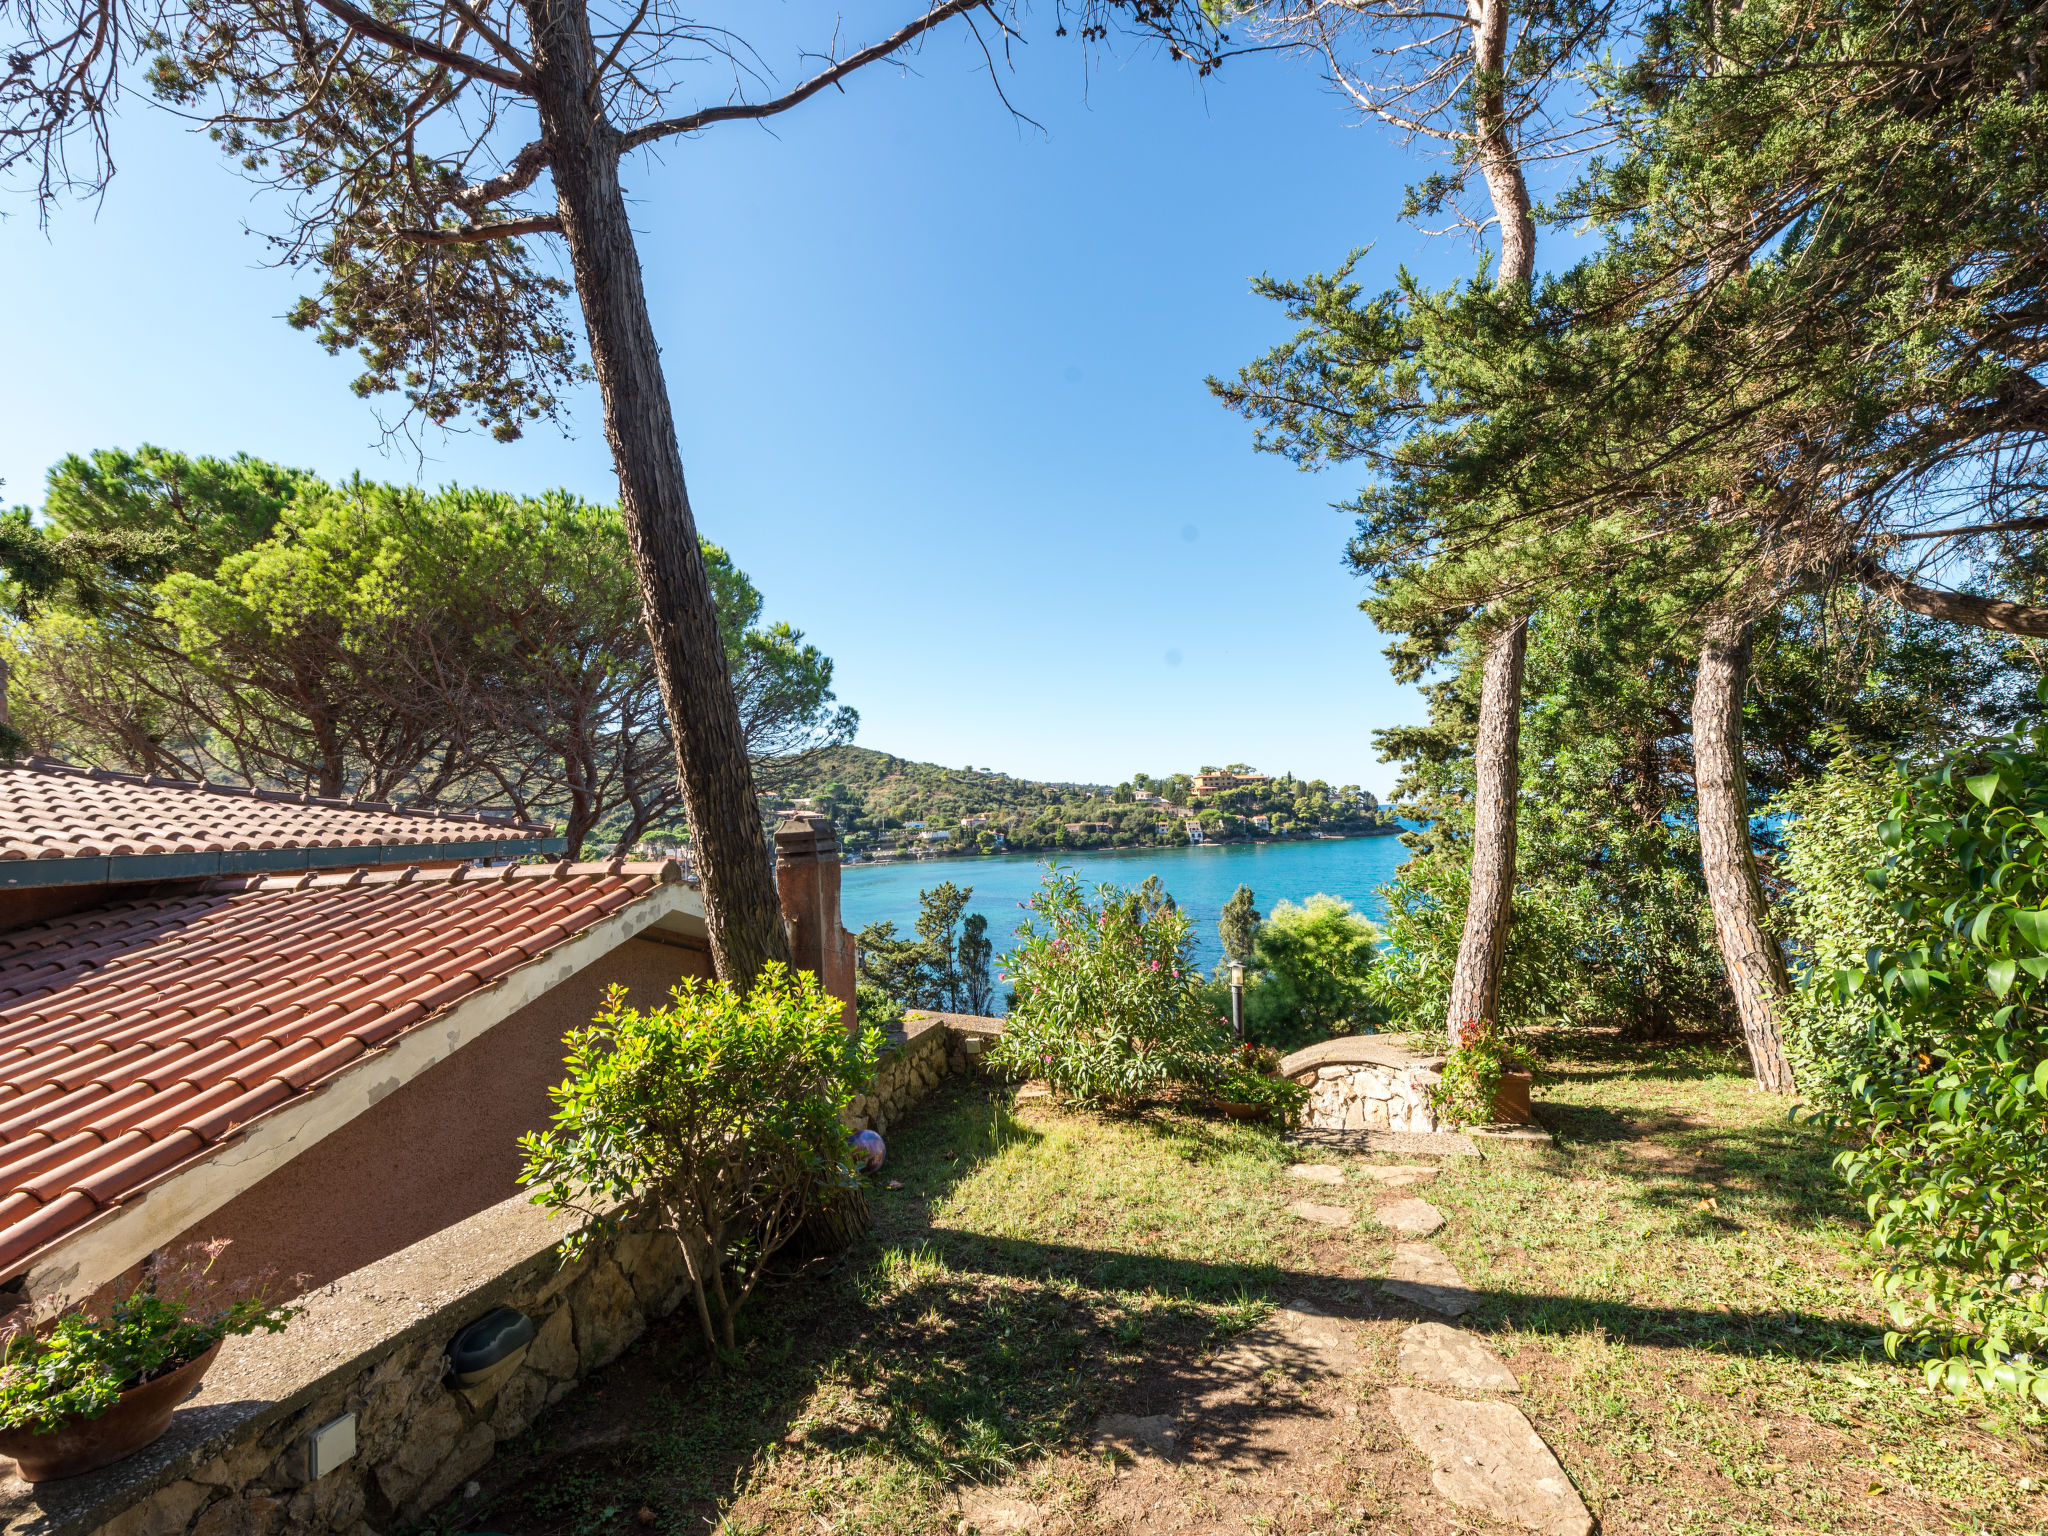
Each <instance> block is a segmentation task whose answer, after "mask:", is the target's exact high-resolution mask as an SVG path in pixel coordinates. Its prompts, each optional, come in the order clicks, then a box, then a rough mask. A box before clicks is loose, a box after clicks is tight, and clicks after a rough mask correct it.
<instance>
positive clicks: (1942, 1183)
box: [1824, 684, 2048, 1403]
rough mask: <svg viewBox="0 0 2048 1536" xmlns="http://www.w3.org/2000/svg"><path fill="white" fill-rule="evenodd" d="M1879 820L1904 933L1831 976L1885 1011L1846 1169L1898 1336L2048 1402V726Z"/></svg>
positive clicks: (1867, 1045) (1878, 1021) (1950, 1373)
mask: <svg viewBox="0 0 2048 1536" xmlns="http://www.w3.org/2000/svg"><path fill="white" fill-rule="evenodd" d="M2043 694H2044V699H2048V684H2044V685H2043ZM1878 835H1879V837H1880V839H1881V840H1882V843H1883V845H1884V848H1885V850H1886V856H1885V858H1884V861H1883V864H1882V865H1881V867H1880V868H1878V869H1876V870H1873V871H1872V872H1871V882H1872V884H1873V886H1874V887H1875V888H1877V889H1879V890H1882V891H1883V893H1884V894H1885V896H1886V897H1887V898H1888V900H1889V902H1890V904H1891V912H1892V914H1893V915H1894V916H1895V917H1896V919H1897V920H1898V923H1899V924H1900V932H1899V933H1898V935H1897V937H1896V938H1895V939H1894V940H1893V941H1892V942H1889V943H1880V944H1876V945H1873V946H1872V948H1871V949H1870V951H1869V953H1868V954H1867V955H1865V956H1864V957H1863V958H1862V960H1860V961H1858V962H1855V963H1852V964H1848V965H1844V966H1841V967H1840V968H1839V969H1837V970H1836V971H1835V972H1834V974H1833V976H1832V977H1831V978H1828V981H1829V982H1830V983H1831V984H1832V986H1833V987H1834V989H1835V993H1836V996H1837V999H1838V1000H1839V1001H1841V1002H1843V1003H1844V1004H1848V1003H1851V1002H1855V1003H1857V1004H1859V1005H1860V1006H1863V1007H1867V1008H1868V1010H1869V1013H1868V1017H1869V1019H1870V1025H1869V1028H1868V1030H1867V1031H1866V1034H1865V1038H1864V1043H1863V1046H1862V1048H1861V1050H1860V1051H1859V1052H1858V1053H1857V1054H1858V1057H1859V1060H1858V1066H1859V1068H1860V1070H1859V1071H1858V1072H1857V1073H1856V1075H1855V1077H1854V1080H1853V1082H1852V1084H1851V1089H1852V1092H1853V1096H1854V1103H1853V1106H1852V1108H1851V1109H1849V1110H1847V1111H1844V1112H1841V1113H1837V1114H1833V1115H1827V1116H1824V1118H1826V1119H1828V1120H1830V1121H1832V1122H1833V1123H1834V1125H1835V1126H1836V1128H1837V1129H1838V1130H1844V1131H1848V1132H1851V1133H1853V1134H1855V1135H1857V1136H1858V1138H1859V1142H1858V1144H1857V1145H1853V1146H1851V1147H1850V1148H1849V1149H1848V1150H1846V1151H1844V1152H1843V1153H1841V1155H1840V1156H1839V1157H1838V1158H1837V1167H1838V1168H1839V1169H1840V1170H1841V1172H1842V1173H1843V1175H1844V1176H1845V1177H1846V1178H1847V1180H1848V1181H1849V1184H1850V1186H1851V1187H1852V1188H1854V1189H1856V1190H1857V1191H1859V1192H1860V1193H1862V1194H1863V1195H1864V1197H1865V1201H1866V1204H1867V1208H1868V1210H1869V1212H1870V1216H1871V1219H1872V1223H1873V1225H1872V1228H1871V1234H1870V1238H1871V1242H1872V1243H1873V1244H1874V1245H1875V1246H1877V1247H1878V1248H1879V1249H1880V1250H1882V1251H1884V1252H1885V1253H1886V1254H1887V1255H1888V1257H1889V1259H1890V1264H1889V1266H1888V1269H1887V1272H1886V1274H1885V1276H1884V1277H1883V1280H1882V1282H1881V1283H1882V1285H1883V1288H1884V1291H1885V1293H1886V1295H1887V1296H1888V1298H1889V1300H1890V1303H1891V1313H1892V1322H1893V1329H1892V1332H1891V1333H1890V1334H1888V1336H1887V1341H1886V1342H1887V1345H1888V1347H1890V1348H1891V1349H1893V1350H1894V1351H1897V1350H1898V1349H1900V1348H1901V1347H1906V1348H1909V1349H1913V1350H1917V1351H1920V1352H1922V1353H1924V1354H1925V1355H1927V1356H1928V1357H1929V1363H1928V1372H1929V1377H1930V1379H1933V1380H1942V1381H1945V1382H1946V1383H1947V1384H1948V1385H1949V1386H1951V1387H1952V1388H1961V1387H1966V1386H1968V1385H1969V1384H1970V1383H1972V1382H1975V1383H1976V1384H1977V1385H1979V1386H1981V1387H1983V1388H1985V1389H1987V1390H1988V1389H1993V1388H2017V1389H2019V1390H2023V1391H2027V1392H2030V1393H2031V1394H2032V1395H2033V1396H2034V1397H2035V1398H2037V1399H2039V1400H2040V1401H2042V1402H2044V1403H2048V1372H2044V1368H2043V1361H2042V1359H2041V1356H2042V1354H2043V1352H2044V1351H2048V1289H2044V1288H2043V1285H2042V1283H2041V1277H2042V1275H2043V1273H2044V1269H2048V1136H2044V1135H2043V1124H2044V1117H2048V1006H2044V1002H2048V989H2044V983H2048V723H2042V724H2036V725H2033V726H2031V727H2027V728H2023V729H2021V730H2019V731H2016V732H2014V733H2013V735H2012V736H2011V737H2010V738H2009V739H2008V740H2006V741H2004V742H2002V743H2001V744H2000V745H1998V746H1997V747H1995V748H1993V749H1991V750H1988V751H1981V752H1964V753H1957V754H1955V755H1954V756H1952V757H1951V758H1950V759H1949V760H1948V761H1947V762H1946V763H1945V764H1944V765H1943V766H1942V767H1941V768H1940V769H1938V770H1937V771H1936V772H1934V773H1931V774H1929V775H1927V776H1925V777H1923V778H1920V779H1918V780H1916V781H1915V782H1914V783H1912V784H1911V785H1909V786H1907V787H1905V788H1903V789H1901V790H1899V791H1898V792H1897V793H1896V794H1895V796H1894V797H1893V807H1892V815H1891V817H1890V818H1889V819H1887V820H1886V821H1884V822H1883V823H1882V824H1881V825H1880V827H1879V829H1878Z"/></svg>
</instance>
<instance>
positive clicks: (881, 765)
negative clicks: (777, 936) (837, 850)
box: [791, 747, 1392, 853]
mask: <svg viewBox="0 0 2048 1536" xmlns="http://www.w3.org/2000/svg"><path fill="white" fill-rule="evenodd" d="M791 795H792V798H794V799H798V800H802V801H804V802H806V803H807V804H809V805H811V806H812V807H814V808H815V809H817V810H821V811H823V812H825V813H826V814H827V815H829V816H830V817H831V818H832V820H833V822H834V823H835V824H836V825H837V826H838V828H839V835H840V840H841V843H842V844H843V846H844V847H845V848H846V850H847V851H848V852H849V853H867V852H887V851H890V850H897V849H901V850H910V849H916V850H918V851H920V852H930V853H968V852H975V851H981V852H987V851H990V850H992V849H994V848H997V847H1003V846H1007V847H1009V848H1012V849H1015V850H1018V851H1020V852H1021V851H1027V850H1038V849H1051V848H1122V847H1138V846H1145V845H1153V846H1160V845H1165V846H1172V845H1175V844H1182V843H1186V842H1187V841H1188V830H1187V823H1188V821H1189V820H1196V821H1199V823H1200V824H1201V828H1202V831H1203V833H1204V835H1206V836H1207V837H1208V838H1209V839H1210V840H1212V841H1218V840H1220V841H1232V840H1235V839H1239V838H1262V837H1267V836H1306V835H1309V834H1311V833H1313V832H1341V833H1347V834H1358V833H1371V832H1378V831H1381V830H1392V828H1391V824H1389V823H1383V822H1382V820H1381V819H1380V817H1379V815H1378V810H1379V807H1378V805H1377V804H1376V803H1375V801H1374V800H1373V797H1372V796H1371V795H1369V794H1366V793H1364V792H1363V791H1361V790H1360V789H1359V788H1358V787H1357V786H1356V785H1349V784H1347V785H1345V786H1343V787H1342V788H1340V789H1332V788H1331V787H1330V786H1329V785H1328V784H1325V783H1324V782H1323V781H1322V780H1320V779H1315V780H1303V779H1297V778H1295V777H1293V776H1292V775H1291V774H1285V775H1282V776H1280V777H1279V778H1277V779H1274V780H1271V781H1270V782H1268V783H1265V784H1261V785H1257V786H1251V787H1246V788H1240V789H1233V790H1228V791H1226V792H1224V793H1223V794H1221V795H1217V796H1214V797H1210V798H1203V797H1201V796H1197V795H1194V794H1192V793H1190V776H1189V775H1187V774H1175V775H1173V776H1171V777H1169V778H1160V779H1154V778H1150V777H1148V776H1146V775H1144V774H1133V775H1132V776H1131V778H1130V779H1129V780H1128V781H1126V782H1125V783H1122V784H1117V785H1108V784H1065V783H1049V782H1045V781H1041V780H1036V779H1018V778H1012V777H1011V776H1010V775H1009V774H1006V773H994V772H990V771H987V770H984V769H980V768H942V767H940V766H939V765H938V764H937V763H919V762H913V761H911V760H910V759H909V758H903V757H897V756H895V755H894V754H893V753H888V752H876V751H873V750H871V749H869V748H867V747H838V748H834V749H833V750H831V751H829V752H825V753H822V754H820V755H819V756H818V758H816V759H815V760H814V761H813V762H811V763H810V764H808V765H807V766H806V768H805V769H804V771H803V772H802V773H801V774H800V775H799V776H798V777H797V778H796V779H795V781H794V782H793V783H792V786H791ZM1140 795H1145V796H1148V797H1150V798H1148V799H1145V800H1140V799H1139V798H1138V797H1139V796H1140ZM1253 816H1262V817H1264V818H1265V819H1266V820H1267V822H1268V825H1267V826H1263V827H1260V826H1254V825H1253V824H1252V823H1251V821H1250V820H1249V818H1251V817H1253ZM968 818H975V820H974V822H973V824H972V825H967V826H963V825H962V822H963V821H964V820H967V819H968ZM981 818H986V819H985V820H984V819H981ZM941 833H943V834H945V835H944V836H943V837H941V836H937V835H935V834H941Z"/></svg>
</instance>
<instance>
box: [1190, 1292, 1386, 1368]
mask: <svg viewBox="0 0 2048 1536" xmlns="http://www.w3.org/2000/svg"><path fill="white" fill-rule="evenodd" d="M1216 1363H1217V1365H1218V1366H1219V1367H1220V1368H1221V1370H1222V1371H1223V1373H1224V1374H1225V1376H1226V1377H1230V1376H1235V1377H1253V1376H1257V1375H1259V1374H1260V1373H1262V1372H1264V1371H1269V1370H1283V1371H1287V1372H1290V1373H1291V1374H1294V1375H1297V1376H1322V1375H1338V1376H1343V1375H1348V1374H1349V1373H1350V1372H1352V1371H1354V1370H1356V1369H1357V1368H1358V1344H1357V1341H1356V1340H1354V1339H1353V1338H1352V1336H1351V1332H1350V1330H1349V1329H1347V1328H1346V1327H1345V1326H1344V1324H1343V1322H1342V1321H1341V1320H1339V1319H1337V1318H1334V1317H1332V1316H1330V1315H1329V1314H1328V1313H1327V1312H1325V1311H1323V1310H1322V1308H1320V1307H1318V1306H1317V1305H1316V1304H1315V1303H1314V1302H1312V1301H1290V1302H1284V1303H1282V1304H1281V1305H1280V1306H1277V1307H1275V1308H1274V1309H1273V1310H1272V1312H1271V1313H1270V1314H1269V1315H1268V1316H1267V1318H1266V1320H1265V1321H1264V1322H1263V1323H1261V1324H1259V1326H1258V1327H1256V1328H1254V1329H1252V1330H1251V1331H1250V1332H1249V1333H1246V1334H1245V1335H1243V1336H1242V1337H1241V1338H1240V1339H1238V1341H1237V1342H1236V1344H1235V1345H1234V1346H1233V1347H1232V1348H1230V1349H1229V1350H1227V1351H1225V1352H1224V1353H1223V1354H1221V1355H1219V1356H1218V1357H1217V1361H1216Z"/></svg>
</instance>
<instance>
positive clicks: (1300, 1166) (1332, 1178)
mask: <svg viewBox="0 0 2048 1536" xmlns="http://www.w3.org/2000/svg"><path fill="white" fill-rule="evenodd" d="M1287 1177H1289V1178H1290V1179H1308V1180H1310V1181H1311V1182H1312V1183H1316V1184H1342V1183H1343V1182H1344V1170H1343V1169H1342V1168H1339V1167H1338V1166H1337V1165H1336V1164H1335V1163H1290V1164H1288V1166H1287Z"/></svg>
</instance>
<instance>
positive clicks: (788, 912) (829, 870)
mask: <svg viewBox="0 0 2048 1536" xmlns="http://www.w3.org/2000/svg"><path fill="white" fill-rule="evenodd" d="M775 890H776V894H777V895H778V896H779V897H780V898H781V901H782V920H783V922H784V923H786V924H787V925H788V927H789V958H790V963H791V964H792V965H794V966H795V967H796V969H798V970H800V971H812V972H815V973H816V974H817V977H818V979H819V980H820V981H822V982H823V983H824V984H825V990H826V991H827V992H830V993H831V994H832V995H833V996H834V997H836V998H838V999H839V1001H840V1004H841V1007H842V1010H843V1011H844V1013H845V1016H846V1027H847V1028H848V1029H852V1028H853V1022H854V1012H853V979H854V970H853V935H852V934H850V933H848V932H847V931H846V929H845V928H844V927H843V926H842V925H841V923H840V921H839V837H838V834H837V833H836V832H834V831H833V829H832V823H831V821H830V819H829V818H827V817H824V816H820V815H817V814H816V813H814V812H811V811H785V812H783V813H782V821H781V823H780V824H779V825H778V826H777V827H776V828H775Z"/></svg>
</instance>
